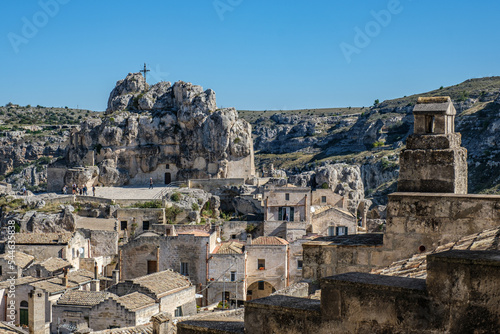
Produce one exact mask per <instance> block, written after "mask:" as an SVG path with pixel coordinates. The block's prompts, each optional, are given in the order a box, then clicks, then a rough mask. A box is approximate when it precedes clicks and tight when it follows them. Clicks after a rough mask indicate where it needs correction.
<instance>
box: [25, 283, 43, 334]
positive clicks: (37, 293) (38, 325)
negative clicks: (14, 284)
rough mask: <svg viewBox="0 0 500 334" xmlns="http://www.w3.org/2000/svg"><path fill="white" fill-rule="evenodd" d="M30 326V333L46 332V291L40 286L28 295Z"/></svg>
mask: <svg viewBox="0 0 500 334" xmlns="http://www.w3.org/2000/svg"><path fill="white" fill-rule="evenodd" d="M28 327H29V333H30V334H45V292H44V291H43V290H41V289H39V288H35V289H34V290H31V291H30V293H29V296H28Z"/></svg>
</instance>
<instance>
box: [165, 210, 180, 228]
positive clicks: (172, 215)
mask: <svg viewBox="0 0 500 334" xmlns="http://www.w3.org/2000/svg"><path fill="white" fill-rule="evenodd" d="M181 212H182V209H181V208H178V207H176V206H171V207H169V208H165V218H166V219H167V223H169V224H173V223H174V222H175V219H176V218H177V215H178V214H179V213H181Z"/></svg>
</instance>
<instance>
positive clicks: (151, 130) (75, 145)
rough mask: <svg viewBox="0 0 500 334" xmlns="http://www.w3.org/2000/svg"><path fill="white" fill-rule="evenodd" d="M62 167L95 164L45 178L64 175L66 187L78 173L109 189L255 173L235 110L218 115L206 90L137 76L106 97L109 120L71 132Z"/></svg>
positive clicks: (247, 135)
mask: <svg viewBox="0 0 500 334" xmlns="http://www.w3.org/2000/svg"><path fill="white" fill-rule="evenodd" d="M62 163H63V164H64V165H66V166H72V167H85V166H94V165H95V166H96V168H86V169H85V170H84V171H81V172H78V169H77V170H73V171H67V170H66V171H60V173H59V174H58V173H55V174H53V175H50V173H49V178H50V177H55V178H57V176H58V175H59V176H62V175H63V174H64V176H62V179H64V182H65V183H66V184H71V183H72V182H73V180H74V179H75V177H76V176H75V175H77V177H78V178H79V182H84V183H88V184H89V183H92V184H102V185H106V186H119V185H124V184H149V179H150V177H151V178H153V182H154V183H155V184H158V183H161V184H164V183H169V182H171V181H176V180H187V179H190V178H244V179H247V178H249V177H251V176H252V175H253V174H254V167H253V142H252V132H251V126H250V124H249V123H248V122H246V121H245V120H243V119H239V118H238V113H237V112H236V110H235V109H234V108H224V109H218V108H217V106H216V101H215V92H214V91H213V90H211V89H207V90H205V91H203V89H202V87H200V86H196V85H192V84H191V83H186V82H182V81H179V82H176V83H175V84H174V85H171V84H170V83H169V82H166V83H165V82H160V83H157V84H155V85H153V86H151V87H148V86H147V84H146V83H145V81H144V78H143V76H142V75H141V74H139V73H131V74H129V75H127V77H126V78H125V79H124V80H120V81H118V82H117V84H116V87H115V88H114V89H113V91H112V92H111V94H110V97H109V101H108V109H107V112H106V115H104V116H103V117H102V118H101V119H91V120H87V121H84V122H82V123H81V125H80V128H79V129H78V130H75V131H73V133H72V135H71V140H70V145H69V147H68V152H67V155H66V158H65V161H63V162H62ZM82 175H83V178H84V179H85V180H82ZM85 175H86V176H85ZM49 183H50V182H49ZM59 186H61V185H58V186H57V187H59ZM54 190H57V189H54Z"/></svg>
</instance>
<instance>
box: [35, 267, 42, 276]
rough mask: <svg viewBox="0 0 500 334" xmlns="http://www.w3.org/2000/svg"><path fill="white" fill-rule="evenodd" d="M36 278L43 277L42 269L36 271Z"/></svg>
mask: <svg viewBox="0 0 500 334" xmlns="http://www.w3.org/2000/svg"><path fill="white" fill-rule="evenodd" d="M36 277H41V272H40V269H37V270H36Z"/></svg>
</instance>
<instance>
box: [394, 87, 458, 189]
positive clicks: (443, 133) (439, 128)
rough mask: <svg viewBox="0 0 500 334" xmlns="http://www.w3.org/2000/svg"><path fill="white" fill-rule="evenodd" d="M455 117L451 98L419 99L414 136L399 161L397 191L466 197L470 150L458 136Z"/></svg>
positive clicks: (407, 141) (415, 114)
mask: <svg viewBox="0 0 500 334" xmlns="http://www.w3.org/2000/svg"><path fill="white" fill-rule="evenodd" d="M456 113H457V112H456V110H455V107H454V106H453V102H452V101H451V98H450V97H448V96H442V97H419V98H418V102H417V104H416V105H415V108H414V109H413V116H414V119H415V121H414V132H413V134H412V135H410V136H408V139H407V140H406V149H405V150H403V151H402V152H401V155H400V158H399V166H400V171H399V180H398V191H400V192H423V193H455V194H466V193H467V150H466V149H465V148H463V147H461V141H462V138H461V136H460V133H455V115H456Z"/></svg>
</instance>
